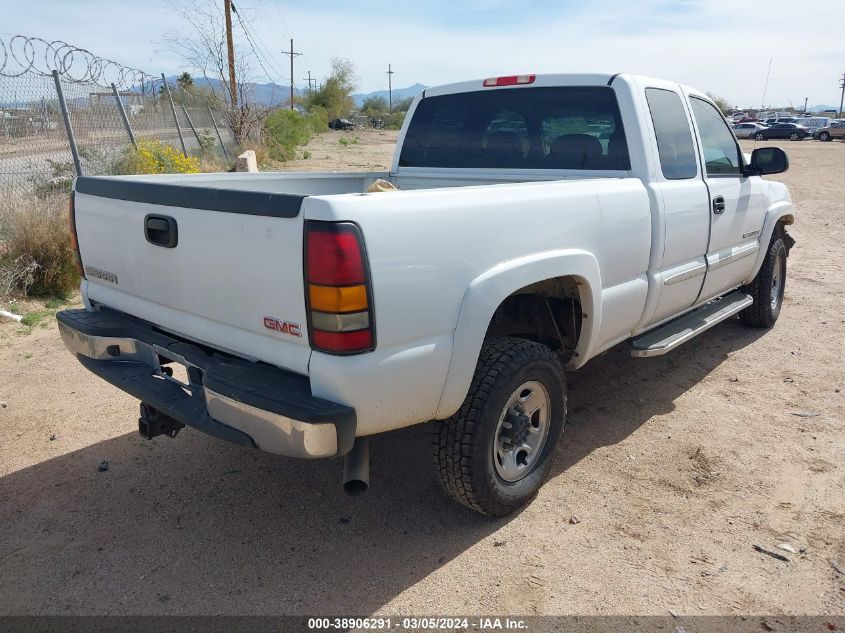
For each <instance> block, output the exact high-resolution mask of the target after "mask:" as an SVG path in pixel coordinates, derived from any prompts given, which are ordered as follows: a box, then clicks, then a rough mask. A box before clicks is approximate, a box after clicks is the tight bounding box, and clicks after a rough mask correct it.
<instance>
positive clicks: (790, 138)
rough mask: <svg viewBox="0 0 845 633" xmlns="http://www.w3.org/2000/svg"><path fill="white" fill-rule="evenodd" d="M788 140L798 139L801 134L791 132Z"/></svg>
mask: <svg viewBox="0 0 845 633" xmlns="http://www.w3.org/2000/svg"><path fill="white" fill-rule="evenodd" d="M789 140H790V141H800V140H801V135H800V134H798V132H793V133H792V134H790V135H789Z"/></svg>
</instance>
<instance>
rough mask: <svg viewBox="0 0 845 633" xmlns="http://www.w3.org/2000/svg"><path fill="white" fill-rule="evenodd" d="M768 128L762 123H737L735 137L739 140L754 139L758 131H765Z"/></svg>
mask: <svg viewBox="0 0 845 633" xmlns="http://www.w3.org/2000/svg"><path fill="white" fill-rule="evenodd" d="M767 127H768V126H767V125H763V124H762V123H737V124H736V125H734V126H733V128H734V136H736V137H737V138H754V135H755V134H756V133H757V131H758V130H764V129H766V128H767Z"/></svg>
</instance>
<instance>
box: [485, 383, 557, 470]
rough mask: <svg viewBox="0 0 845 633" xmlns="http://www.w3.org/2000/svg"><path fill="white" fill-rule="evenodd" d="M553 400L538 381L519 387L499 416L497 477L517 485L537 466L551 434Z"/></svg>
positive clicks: (495, 459) (495, 453)
mask: <svg viewBox="0 0 845 633" xmlns="http://www.w3.org/2000/svg"><path fill="white" fill-rule="evenodd" d="M550 415H551V398H550V397H549V392H548V391H547V390H546V388H545V387H544V386H543V385H542V384H541V383H539V382H537V381H536V380H529V381H526V382H524V383H522V384H521V385H520V386H519V387H517V388H516V389H515V390H514V392H513V393H512V394H511V396H510V398H508V401H507V404H505V407H504V409H503V411H502V413H501V415H500V416H499V422H498V424H497V425H496V434H495V436H494V440H493V464H494V465H495V466H496V474H497V475H499V477H501V478H502V479H503V480H505V481H507V482H509V483H514V482H517V481H519V480H521V479H524V478H525V477H527V476H528V474H529V473H530V472H531V471H532V470H533V469H534V466H536V465H537V463H538V461H539V459H540V455H541V454H542V452H543V446H544V445H545V443H546V437H548V435H549V419H550Z"/></svg>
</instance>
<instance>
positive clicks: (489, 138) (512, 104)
mask: <svg viewBox="0 0 845 633" xmlns="http://www.w3.org/2000/svg"><path fill="white" fill-rule="evenodd" d="M399 166H400V167H442V168H450V167H451V168H461V167H463V168H500V169H581V170H628V169H630V168H631V162H630V158H629V156H628V143H627V140H626V138H625V131H624V129H623V127H622V119H621V116H620V113H619V105H618V103H617V100H616V94H615V92H614V91H613V89H612V88H609V87H606V86H595V87H593V86H583V87H581V86H577V87H551V88H546V87H538V88H535V87H532V88H508V89H493V90H483V91H476V92H463V93H457V94H451V95H442V96H437V97H426V98H424V99H423V100H422V101H420V103H419V105H418V106H417V109H416V111H415V112H414V116H413V119H412V120H411V123H410V125H409V127H408V131H407V133H406V135H405V141H404V143H403V145H402V151H401V153H400V155H399Z"/></svg>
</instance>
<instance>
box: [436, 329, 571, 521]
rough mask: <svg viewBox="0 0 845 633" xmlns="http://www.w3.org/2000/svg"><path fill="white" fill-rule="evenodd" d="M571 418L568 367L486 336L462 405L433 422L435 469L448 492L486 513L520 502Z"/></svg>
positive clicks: (532, 347)
mask: <svg viewBox="0 0 845 633" xmlns="http://www.w3.org/2000/svg"><path fill="white" fill-rule="evenodd" d="M565 418H566V382H565V380H564V376H563V366H562V365H561V362H560V360H559V359H558V357H557V355H556V354H555V353H554V352H553V351H552V350H551V349H549V348H548V347H546V346H545V345H541V344H540V343H535V342H533V341H528V340H524V339H519V338H511V337H502V338H494V339H490V340H488V341H486V342H485V343H484V346H483V347H482V349H481V354H480V356H479V359H478V365H477V367H476V370H475V374H474V376H473V379H472V384H471V386H470V390H469V393H468V394H467V397H466V399H465V400H464V403H463V405H462V406H461V408H460V409H459V410H458V412H457V413H455V414H454V415H453V416H452V417H451V418H449V419H448V420H443V421H442V422H436V423H435V424H436V425H437V426H436V427H435V430H434V438H433V440H434V441H433V449H434V466H435V470H436V472H437V475H438V477H439V479H440V482H441V484H442V485H443V489H444V490H445V491H446V494H448V495H449V496H450V497H452V498H453V499H455V500H456V501H458V502H460V503H462V504H464V505H465V506H467V507H469V508H471V509H473V510H475V511H476V512H480V513H482V514H486V515H488V516H504V515H506V514H510V513H511V512H513V511H515V510H517V509H518V508H520V507H522V506H523V505H525V504H526V503H527V502H528V501H529V500H530V499H531V498H532V497H533V496H534V494H536V492H537V491H538V490H539V489H540V486H541V485H542V484H543V481H545V479H546V477H547V476H548V474H549V470H550V469H551V467H552V463H553V461H554V457H555V453H556V452H557V448H558V444H559V443H560V438H561V435H562V434H563V426H564V420H565Z"/></svg>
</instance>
